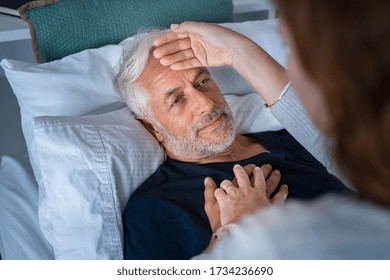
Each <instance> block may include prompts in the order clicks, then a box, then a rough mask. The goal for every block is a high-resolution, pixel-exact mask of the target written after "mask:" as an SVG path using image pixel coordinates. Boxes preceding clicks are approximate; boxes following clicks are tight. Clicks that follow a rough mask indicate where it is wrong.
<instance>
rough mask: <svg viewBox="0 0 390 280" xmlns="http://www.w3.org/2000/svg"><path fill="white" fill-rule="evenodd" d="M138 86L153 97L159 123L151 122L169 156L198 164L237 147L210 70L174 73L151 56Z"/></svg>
mask: <svg viewBox="0 0 390 280" xmlns="http://www.w3.org/2000/svg"><path fill="white" fill-rule="evenodd" d="M138 83H139V85H140V86H142V87H143V88H144V89H145V90H146V91H147V92H149V94H150V99H149V100H150V107H151V110H152V112H153V114H154V116H155V118H156V120H157V121H158V123H152V121H151V120H148V121H149V122H150V123H151V125H152V126H153V129H154V134H155V136H156V138H157V139H158V140H159V141H160V142H161V143H162V145H163V146H164V147H165V149H166V150H167V152H168V155H170V156H172V155H173V156H174V157H176V158H178V159H180V160H183V161H196V160H199V159H203V158H207V157H209V156H214V155H218V154H220V153H221V152H223V151H224V150H225V149H226V148H227V147H229V146H230V145H231V144H232V143H233V141H234V138H235V136H236V133H235V131H234V128H233V118H232V113H231V111H230V108H229V106H228V104H227V103H226V101H225V99H224V98H223V96H222V94H221V92H220V90H219V88H218V86H217V84H216V83H215V82H214V81H213V80H212V79H211V76H210V74H209V72H208V71H207V69H206V68H193V69H188V70H182V71H173V70H171V69H170V68H169V67H165V66H162V65H161V64H160V63H159V61H158V60H156V59H155V58H154V57H153V56H151V57H150V58H149V61H148V63H147V65H146V67H145V69H144V71H143V73H142V75H141V76H140V78H139V80H138Z"/></svg>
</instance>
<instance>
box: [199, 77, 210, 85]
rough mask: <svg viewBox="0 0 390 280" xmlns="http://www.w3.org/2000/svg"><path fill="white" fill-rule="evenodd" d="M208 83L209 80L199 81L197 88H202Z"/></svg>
mask: <svg viewBox="0 0 390 280" xmlns="http://www.w3.org/2000/svg"><path fill="white" fill-rule="evenodd" d="M209 81H210V79H208V78H207V79H203V80H201V81H200V82H199V83H198V86H200V87H201V86H204V85H205V84H207V83H208V82H209Z"/></svg>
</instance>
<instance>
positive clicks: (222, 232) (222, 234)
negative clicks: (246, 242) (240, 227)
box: [213, 223, 237, 239]
mask: <svg viewBox="0 0 390 280" xmlns="http://www.w3.org/2000/svg"><path fill="white" fill-rule="evenodd" d="M236 226H237V225H236V224H233V223H232V224H227V225H224V226H222V227H220V228H219V229H218V230H217V232H216V233H214V234H213V236H214V237H215V239H225V238H226V237H228V236H229V235H230V231H231V230H232V228H235V227H236Z"/></svg>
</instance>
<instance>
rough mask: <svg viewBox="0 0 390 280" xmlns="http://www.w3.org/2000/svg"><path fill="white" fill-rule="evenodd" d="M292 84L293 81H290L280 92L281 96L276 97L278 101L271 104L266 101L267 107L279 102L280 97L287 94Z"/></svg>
mask: <svg viewBox="0 0 390 280" xmlns="http://www.w3.org/2000/svg"><path fill="white" fill-rule="evenodd" d="M290 86H291V81H288V83H287V84H286V85H285V87H284V88H283V90H282V92H281V93H280V95H279V98H278V99H276V101H275V102H274V103H272V104H270V105H268V104H267V103H264V106H265V108H271V107H272V106H274V105H275V104H276V102H278V101H279V100H280V99H282V97H283V95H285V93H286V92H287V90H288V89H289V88H290Z"/></svg>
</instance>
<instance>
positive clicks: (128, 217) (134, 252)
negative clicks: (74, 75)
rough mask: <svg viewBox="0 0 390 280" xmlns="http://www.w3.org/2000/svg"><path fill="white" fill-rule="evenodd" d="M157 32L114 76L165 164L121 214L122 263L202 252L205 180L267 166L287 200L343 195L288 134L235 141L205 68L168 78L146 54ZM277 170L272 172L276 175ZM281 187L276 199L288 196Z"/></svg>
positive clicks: (141, 40)
mask: <svg viewBox="0 0 390 280" xmlns="http://www.w3.org/2000/svg"><path fill="white" fill-rule="evenodd" d="M158 35H161V31H156V32H149V33H144V34H140V35H139V36H137V38H136V42H135V43H134V44H133V45H132V48H131V49H130V50H129V52H128V54H127V56H126V57H125V59H124V62H123V64H122V66H121V69H120V71H119V74H118V77H117V85H118V88H119V90H120V91H121V93H122V94H123V96H124V98H125V99H126V102H127V104H128V105H129V107H130V108H131V109H132V111H133V113H134V114H135V115H136V117H137V118H138V119H139V120H140V121H141V122H142V123H143V124H144V126H145V127H146V128H147V129H148V130H149V131H150V132H151V133H152V134H153V135H154V136H155V138H156V139H157V141H159V142H160V143H161V145H162V146H163V147H164V148H165V151H166V154H167V159H166V161H165V162H164V163H163V164H162V165H161V166H160V168H159V169H158V170H157V171H156V172H155V173H154V174H153V175H152V176H151V177H150V178H149V179H148V180H146V181H145V182H144V183H143V184H142V185H141V186H140V187H139V188H138V189H137V190H136V191H135V192H134V193H133V195H132V197H131V198H130V199H129V201H128V204H127V206H126V209H125V211H124V213H123V221H124V238H125V248H124V249H125V258H127V259H189V258H191V257H193V256H195V255H197V254H199V253H201V252H202V251H203V250H204V249H205V248H206V247H207V245H208V242H209V240H210V236H211V234H212V229H211V227H210V224H209V221H208V218H207V215H206V213H205V211H204V202H205V201H204V195H203V193H204V180H205V178H206V177H211V178H213V179H214V180H215V182H216V183H217V185H219V184H220V183H221V182H222V181H223V180H224V179H229V180H232V179H233V178H234V173H233V169H235V170H237V169H238V168H240V167H239V166H238V165H240V166H246V165H248V164H254V165H256V166H263V165H265V164H268V166H269V165H271V166H272V167H273V168H274V169H275V170H279V171H280V172H281V174H282V177H281V180H280V183H279V186H281V185H285V184H286V185H288V188H289V197H290V198H301V199H309V198H315V197H317V196H320V195H322V194H324V193H326V192H330V191H334V192H344V191H346V190H347V189H346V188H345V187H344V185H343V184H342V183H341V182H340V181H339V180H338V179H337V178H335V177H334V176H332V175H330V174H329V173H328V172H327V171H326V169H325V168H324V167H323V166H322V165H321V164H320V163H319V162H318V161H317V160H315V159H314V157H312V156H311V155H310V154H309V153H308V152H307V151H306V150H305V149H304V148H303V147H302V146H301V145H300V144H299V143H298V142H297V141H296V140H295V139H294V138H293V137H292V136H291V135H290V134H289V133H288V132H287V131H285V130H282V131H279V132H262V133H255V134H251V135H237V134H236V132H235V130H234V128H233V118H232V113H231V111H230V109H229V106H228V105H227V103H226V101H225V100H224V98H223V96H222V94H221V92H220V90H219V88H218V86H217V84H216V83H215V82H214V81H213V79H212V77H211V76H210V73H209V72H208V71H207V69H206V68H193V69H188V70H181V71H173V70H171V69H170V68H169V67H165V66H162V65H161V64H160V63H159V61H158V60H157V59H155V58H154V57H153V55H151V51H152V50H153V40H154V38H155V37H156V36H158ZM279 171H277V172H274V173H273V174H275V173H277V174H280V173H279ZM286 192H287V190H286V188H285V187H282V188H280V187H279V188H278V189H277V190H276V191H275V192H274V194H275V193H276V195H280V194H283V193H286Z"/></svg>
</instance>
